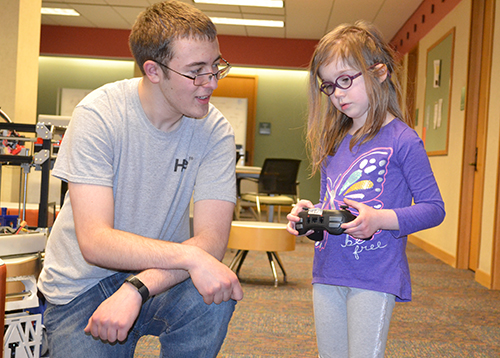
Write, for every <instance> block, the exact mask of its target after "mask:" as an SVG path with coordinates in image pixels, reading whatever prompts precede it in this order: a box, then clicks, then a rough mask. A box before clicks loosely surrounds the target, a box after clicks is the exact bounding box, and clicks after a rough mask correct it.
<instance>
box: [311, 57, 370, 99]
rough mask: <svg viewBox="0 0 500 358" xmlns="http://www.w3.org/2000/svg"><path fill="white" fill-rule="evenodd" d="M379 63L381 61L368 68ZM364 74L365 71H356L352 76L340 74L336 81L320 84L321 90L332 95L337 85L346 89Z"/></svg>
mask: <svg viewBox="0 0 500 358" xmlns="http://www.w3.org/2000/svg"><path fill="white" fill-rule="evenodd" d="M377 65H379V63H376V64H374V65H372V66H370V67H368V69H371V68H373V67H375V66H377ZM362 74H363V72H359V73H356V74H355V75H352V76H349V75H342V76H339V77H338V78H337V79H336V80H335V82H328V81H326V82H323V83H322V84H321V85H320V86H319V90H320V91H321V92H323V93H324V94H326V95H327V96H331V95H332V94H333V92H335V88H337V87H338V88H341V89H344V90H346V89H349V88H351V86H352V81H354V79H356V78H358V77H359V76H361V75H362Z"/></svg>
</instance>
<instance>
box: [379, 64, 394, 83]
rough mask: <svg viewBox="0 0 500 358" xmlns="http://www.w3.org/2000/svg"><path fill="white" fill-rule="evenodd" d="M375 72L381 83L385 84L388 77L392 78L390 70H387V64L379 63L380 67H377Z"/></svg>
mask: <svg viewBox="0 0 500 358" xmlns="http://www.w3.org/2000/svg"><path fill="white" fill-rule="evenodd" d="M375 71H376V74H377V76H378V80H379V81H380V83H382V82H384V81H385V80H386V79H387V77H390V76H391V75H390V73H389V69H388V68H387V65H386V64H385V63H379V64H378V65H376V66H375Z"/></svg>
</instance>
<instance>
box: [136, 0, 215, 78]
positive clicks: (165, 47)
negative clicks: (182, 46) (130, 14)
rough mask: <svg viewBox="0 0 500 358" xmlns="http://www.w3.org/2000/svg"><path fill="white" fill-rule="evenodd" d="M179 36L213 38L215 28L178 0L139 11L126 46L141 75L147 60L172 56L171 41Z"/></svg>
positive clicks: (194, 10) (192, 7) (204, 17)
mask: <svg viewBox="0 0 500 358" xmlns="http://www.w3.org/2000/svg"><path fill="white" fill-rule="evenodd" d="M181 38H191V39H197V40H207V41H214V40H215V39H216V38H217V29H216V28H215V25H214V24H213V22H212V20H210V18H209V17H208V16H207V15H205V14H204V13H203V12H201V11H200V10H198V9H197V8H195V7H194V6H191V5H189V4H186V3H183V2H180V1H175V0H174V1H165V2H159V3H156V4H154V5H151V6H150V7H148V8H147V9H146V10H144V11H143V12H141V13H140V14H139V16H138V17H137V20H136V21H135V23H134V26H133V27H132V32H131V33H130V37H129V46H130V51H132V55H133V56H134V58H135V61H136V62H137V65H138V66H139V68H140V69H141V72H142V74H144V73H145V72H144V66H143V65H144V62H146V61H148V60H155V61H158V62H162V63H164V64H168V63H169V62H170V60H171V59H172V57H173V55H174V54H173V49H172V44H173V43H174V40H177V39H181Z"/></svg>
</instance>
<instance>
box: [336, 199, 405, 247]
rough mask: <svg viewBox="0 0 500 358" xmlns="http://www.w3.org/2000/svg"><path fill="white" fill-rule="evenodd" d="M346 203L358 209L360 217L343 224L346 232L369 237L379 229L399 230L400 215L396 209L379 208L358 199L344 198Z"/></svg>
mask: <svg viewBox="0 0 500 358" xmlns="http://www.w3.org/2000/svg"><path fill="white" fill-rule="evenodd" d="M344 203H346V205H349V206H350V207H352V208H354V209H356V210H357V211H358V217H357V218H356V219H354V220H353V221H351V222H348V223H345V224H342V228H343V229H345V233H346V234H349V235H351V236H352V237H355V238H357V239H367V238H370V237H372V236H373V234H375V233H376V232H377V231H379V230H399V223H398V217H397V215H396V213H395V212H394V210H386V209H381V210H377V209H374V208H372V207H370V206H368V205H365V204H362V203H358V202H357V201H354V200H350V199H344Z"/></svg>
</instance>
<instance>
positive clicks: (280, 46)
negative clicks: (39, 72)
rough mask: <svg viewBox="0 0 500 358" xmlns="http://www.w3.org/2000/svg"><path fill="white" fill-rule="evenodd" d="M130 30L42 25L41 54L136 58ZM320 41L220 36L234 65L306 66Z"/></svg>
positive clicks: (224, 48)
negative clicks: (129, 44)
mask: <svg viewBox="0 0 500 358" xmlns="http://www.w3.org/2000/svg"><path fill="white" fill-rule="evenodd" d="M129 34H130V31H129V30H115V29H97V28H88V27H69V26H50V25H42V31H41V39H40V54H41V55H61V56H81V57H100V58H130V59H131V58H132V54H131V53H130V50H129V47H128V36H129ZM317 43H318V41H316V40H298V39H297V40H293V39H279V38H265V37H241V36H226V35H219V44H220V48H221V52H222V55H223V56H224V58H225V59H226V60H227V61H229V62H230V63H231V64H233V65H247V66H262V67H285V68H297V67H299V68H305V67H307V65H308V64H309V60H310V59H311V56H312V54H313V52H314V47H315V46H316V44H317Z"/></svg>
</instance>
